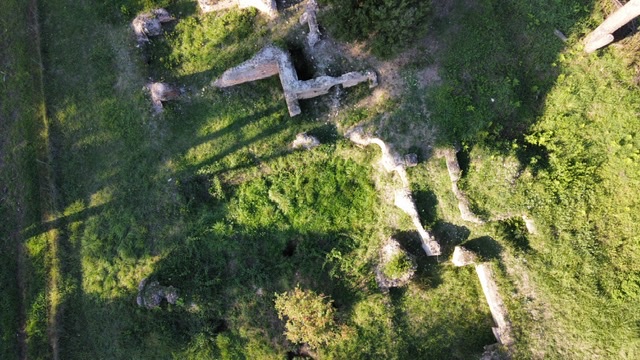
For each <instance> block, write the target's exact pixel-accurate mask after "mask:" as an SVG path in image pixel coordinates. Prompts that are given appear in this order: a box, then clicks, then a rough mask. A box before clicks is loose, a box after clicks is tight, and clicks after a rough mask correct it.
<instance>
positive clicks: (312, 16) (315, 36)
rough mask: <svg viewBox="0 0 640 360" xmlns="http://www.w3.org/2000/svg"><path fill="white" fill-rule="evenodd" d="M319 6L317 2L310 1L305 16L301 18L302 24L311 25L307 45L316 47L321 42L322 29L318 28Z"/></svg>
mask: <svg viewBox="0 0 640 360" xmlns="http://www.w3.org/2000/svg"><path fill="white" fill-rule="evenodd" d="M317 13H318V4H317V3H316V0H308V2H307V7H306V9H305V12H304V14H303V15H302V17H301V18H300V24H309V34H308V35H307V44H308V45H309V46H310V47H314V46H315V45H316V44H317V43H318V41H320V35H321V34H320V27H319V26H318V19H317V16H316V14H317Z"/></svg>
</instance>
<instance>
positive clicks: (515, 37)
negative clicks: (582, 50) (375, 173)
mask: <svg viewBox="0 0 640 360" xmlns="http://www.w3.org/2000/svg"><path fill="white" fill-rule="evenodd" d="M524 4H525V3H520V2H515V1H513V2H512V1H506V2H501V3H500V4H497V3H494V2H491V1H476V2H474V5H473V6H467V5H466V4H464V3H457V4H454V5H452V6H450V8H449V9H448V10H447V11H441V13H440V14H438V16H439V17H436V19H434V22H433V31H434V33H435V34H437V36H438V37H439V38H442V39H446V40H445V41H446V44H444V47H443V49H441V50H440V51H439V52H438V54H437V56H436V57H437V58H438V59H439V62H440V63H441V65H442V71H441V72H440V73H441V74H442V75H443V83H444V84H445V85H444V86H441V87H440V88H436V89H434V90H433V91H432V93H431V94H430V95H429V96H428V103H429V104H428V105H429V107H430V110H431V112H432V119H433V120H434V122H435V123H436V124H437V126H438V127H439V128H440V130H441V131H442V135H443V136H441V137H440V139H439V140H440V142H442V143H446V144H460V143H464V144H465V145H467V146H469V147H470V148H472V147H473V146H475V145H482V146H483V147H487V148H490V149H492V150H494V151H497V152H500V153H507V152H511V151H512V150H511V149H512V148H511V144H512V143H513V142H517V143H518V144H519V145H520V147H519V148H518V150H517V151H516V152H517V156H518V158H519V160H520V162H521V164H522V167H528V166H531V167H532V168H533V170H534V171H537V170H539V169H540V168H544V167H545V166H546V165H547V162H546V161H545V159H546V152H547V151H546V149H544V148H540V147H537V146H535V145H534V144H529V143H528V142H527V141H526V139H525V135H526V134H528V133H529V132H530V131H531V129H532V127H533V126H534V125H535V123H536V122H537V121H538V118H539V116H540V115H541V114H542V113H543V111H544V102H545V97H546V94H547V93H549V91H551V89H552V88H553V86H554V84H555V81H556V77H557V75H558V74H559V72H558V68H557V67H556V66H555V65H554V62H555V61H556V59H557V57H558V55H559V54H560V53H561V52H562V51H564V49H565V48H566V45H565V44H564V43H563V42H562V41H561V40H560V39H558V38H557V37H556V36H555V35H554V30H556V29H559V30H560V31H562V32H564V33H565V34H567V35H570V34H571V33H572V32H574V31H576V28H577V26H576V25H578V24H580V23H581V22H582V21H583V20H584V19H585V18H587V17H588V16H590V14H591V12H592V9H593V8H594V4H595V1H593V0H581V1H580V0H577V1H572V2H564V3H556V4H548V2H544V1H537V0H536V1H532V2H528V3H526V5H524ZM578 9H579V10H578ZM453 23H455V24H456V26H451V24H453ZM485 29H493V30H492V31H485ZM534 29H535V30H534ZM430 91H431V90H430ZM532 160H533V161H532Z"/></svg>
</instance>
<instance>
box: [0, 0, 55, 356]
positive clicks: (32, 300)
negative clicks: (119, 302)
mask: <svg viewBox="0 0 640 360" xmlns="http://www.w3.org/2000/svg"><path fill="white" fill-rule="evenodd" d="M32 11H33V9H31V8H30V6H29V4H28V3H24V4H22V3H19V2H16V1H5V2H3V3H2V5H0V13H1V14H2V15H1V16H0V45H1V46H0V47H1V49H0V78H1V81H0V99H1V100H0V191H1V192H2V195H0V216H1V217H2V219H3V220H2V221H1V222H0V239H1V240H0V287H1V288H2V289H3V290H2V292H3V301H2V304H1V305H0V357H2V358H17V357H18V356H28V357H31V358H42V357H47V356H49V354H50V349H49V341H48V336H47V329H48V313H49V306H48V305H49V293H48V292H47V288H48V282H47V277H48V276H47V269H48V266H49V263H48V260H49V256H48V254H47V252H46V247H47V244H48V241H49V239H48V237H47V235H46V234H42V235H34V234H38V233H39V232H40V230H41V226H40V225H39V224H40V222H41V221H42V219H43V218H45V216H46V215H47V214H46V212H48V210H49V208H50V203H49V201H50V194H48V193H47V192H48V189H49V188H48V183H47V179H46V176H47V165H46V164H47V161H48V159H47V152H46V150H47V149H46V142H47V131H46V126H45V122H44V120H45V119H43V111H44V108H43V106H44V99H43V94H42V90H41V75H42V74H41V68H40V66H39V49H38V42H37V41H36V39H37V34H36V29H37V26H36V24H35V17H36V14H34V13H33V12H32ZM19 249H22V250H19ZM18 277H22V278H23V279H24V281H23V282H22V287H20V286H19V284H20V281H19V280H18ZM21 330H24V332H25V338H24V341H25V346H24V348H21V346H20V344H19V343H18V340H19V337H18V333H19V332H20V331H21Z"/></svg>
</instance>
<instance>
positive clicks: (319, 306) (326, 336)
mask: <svg viewBox="0 0 640 360" xmlns="http://www.w3.org/2000/svg"><path fill="white" fill-rule="evenodd" d="M275 307H276V311H277V312H278V317H279V318H280V320H284V321H286V324H285V327H286V335H287V339H289V340H290V341H292V342H293V343H297V344H304V343H306V344H309V346H311V347H312V348H314V349H316V348H318V347H319V346H321V345H326V344H327V343H329V342H333V341H336V340H337V336H338V334H337V325H336V319H335V316H336V315H335V309H334V308H333V307H332V305H331V299H327V297H326V296H324V295H322V294H316V293H315V292H313V291H309V290H307V291H305V290H302V289H300V287H298V286H296V288H295V289H293V290H291V291H290V292H286V293H282V294H276V300H275Z"/></svg>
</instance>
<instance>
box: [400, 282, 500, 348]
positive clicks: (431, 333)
mask: <svg viewBox="0 0 640 360" xmlns="http://www.w3.org/2000/svg"><path fill="white" fill-rule="evenodd" d="M407 296H408V295H407V290H406V289H405V288H399V289H390V290H389V298H390V300H391V307H392V309H393V326H394V328H395V329H396V331H397V332H398V333H399V334H401V337H400V339H399V341H400V344H399V345H398V353H399V354H398V355H400V356H399V357H400V358H405V359H474V358H479V357H480V354H481V353H482V351H483V348H484V346H485V345H487V344H490V343H492V342H493V341H494V339H493V334H492V333H491V327H490V326H489V324H490V319H487V320H488V321H461V319H464V316H460V315H459V314H458V315H456V316H448V315H446V314H443V313H440V312H439V311H438V310H440V311H441V310H442V309H433V310H434V311H433V312H432V313H431V314H429V316H430V317H432V318H435V319H437V321H433V320H430V321H428V322H426V324H425V325H422V326H421V325H419V324H417V323H416V322H415V320H414V319H411V315H410V313H409V312H408V311H407V305H406V303H407V302H409V301H410V300H409V299H407ZM464 313H465V312H464V311H461V312H460V314H464ZM435 339H438V340H435Z"/></svg>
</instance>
